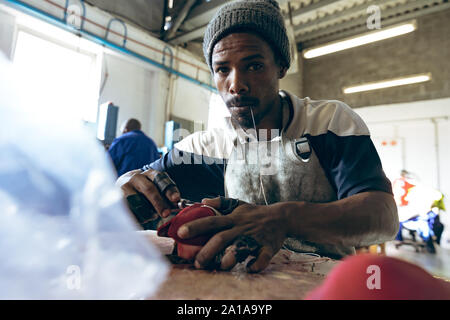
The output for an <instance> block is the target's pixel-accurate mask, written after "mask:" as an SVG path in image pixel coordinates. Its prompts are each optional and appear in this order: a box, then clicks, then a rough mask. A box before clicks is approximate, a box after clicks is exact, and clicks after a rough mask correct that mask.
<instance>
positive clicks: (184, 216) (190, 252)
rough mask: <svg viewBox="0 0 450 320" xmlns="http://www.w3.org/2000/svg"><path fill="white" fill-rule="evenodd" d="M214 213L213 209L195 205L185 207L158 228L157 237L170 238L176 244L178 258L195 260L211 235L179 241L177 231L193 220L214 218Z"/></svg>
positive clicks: (198, 204)
mask: <svg viewBox="0 0 450 320" xmlns="http://www.w3.org/2000/svg"><path fill="white" fill-rule="evenodd" d="M215 215H216V213H215V212H214V210H213V209H211V208H209V207H207V206H205V205H202V204H200V203H196V204H194V205H192V206H189V207H186V208H184V209H183V210H181V211H180V212H179V213H178V214H177V215H176V216H175V217H174V218H172V219H171V220H170V221H169V222H166V223H165V224H163V225H162V226H161V227H159V228H158V236H160V237H171V238H172V239H174V240H175V242H176V244H177V254H178V256H179V257H180V258H183V259H186V260H192V259H194V258H195V256H196V255H197V253H198V252H199V251H200V249H201V248H202V247H203V245H204V244H205V243H206V242H208V240H209V239H210V238H211V236H212V234H211V235H202V236H199V237H195V238H190V239H181V238H180V237H178V235H177V232H178V229H179V228H180V227H181V226H182V225H183V224H185V223H187V222H189V221H193V220H197V219H200V218H204V217H209V216H215Z"/></svg>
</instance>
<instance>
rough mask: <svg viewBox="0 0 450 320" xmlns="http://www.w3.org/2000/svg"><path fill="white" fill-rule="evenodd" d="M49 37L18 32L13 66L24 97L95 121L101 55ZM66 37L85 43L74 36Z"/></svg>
mask: <svg viewBox="0 0 450 320" xmlns="http://www.w3.org/2000/svg"><path fill="white" fill-rule="evenodd" d="M48 37H49V33H45V36H44V35H43V34H39V33H36V32H35V31H34V30H31V29H29V30H28V29H26V28H21V29H20V30H19V32H18V35H17V41H16V47H15V52H14V60H13V63H14V68H15V69H16V70H15V72H16V73H17V74H18V75H19V77H20V80H21V83H22V84H23V92H24V94H31V95H37V97H38V98H39V99H40V101H45V102H46V103H48V104H49V105H51V106H52V107H56V108H64V109H63V111H64V112H67V113H69V114H70V115H71V116H72V115H73V117H74V119H80V120H84V121H87V122H96V120H97V110H98V92H99V87H100V84H99V82H100V73H101V71H100V68H99V67H98V63H99V62H98V57H99V56H101V55H98V56H97V55H96V54H95V53H92V52H88V51H86V50H82V49H81V48H80V46H73V45H72V44H70V43H64V42H62V41H60V40H56V39H51V38H48ZM67 37H73V38H72V39H71V40H72V42H73V41H74V40H75V41H78V42H80V43H81V41H82V39H79V38H78V37H76V36H74V35H71V34H68V35H67ZM48 110H51V108H49V109H48ZM49 116H51V115H49Z"/></svg>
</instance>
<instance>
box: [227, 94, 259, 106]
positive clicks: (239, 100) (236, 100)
mask: <svg viewBox="0 0 450 320" xmlns="http://www.w3.org/2000/svg"><path fill="white" fill-rule="evenodd" d="M225 104H226V105H227V107H228V108H232V107H244V106H248V107H255V106H257V105H259V99H258V98H254V97H245V96H243V97H232V98H230V99H228V100H227V101H225Z"/></svg>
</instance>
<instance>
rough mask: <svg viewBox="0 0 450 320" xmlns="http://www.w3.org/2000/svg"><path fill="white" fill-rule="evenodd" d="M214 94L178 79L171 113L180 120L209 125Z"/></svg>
mask: <svg viewBox="0 0 450 320" xmlns="http://www.w3.org/2000/svg"><path fill="white" fill-rule="evenodd" d="M211 96H212V92H211V91H209V90H207V89H203V88H202V87H199V86H197V85H195V84H194V83H192V82H189V81H187V80H185V79H182V78H178V79H177V81H176V84H175V86H174V100H173V105H172V109H171V113H172V114H173V115H174V116H176V117H180V118H184V119H189V120H191V121H194V122H200V123H202V124H203V125H204V128H206V127H207V124H208V112H209V102H210V99H211Z"/></svg>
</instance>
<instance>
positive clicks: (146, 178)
mask: <svg viewBox="0 0 450 320" xmlns="http://www.w3.org/2000/svg"><path fill="white" fill-rule="evenodd" d="M158 173H160V172H159V171H156V170H152V169H149V170H147V171H141V170H133V171H130V172H127V173H125V174H123V175H122V176H120V177H119V179H117V182H116V185H117V186H119V187H120V188H121V189H122V192H123V194H124V196H125V197H128V196H130V195H132V194H136V193H138V192H139V193H142V194H143V195H144V196H145V197H146V198H147V199H148V200H149V201H150V202H151V204H152V205H153V207H154V208H155V210H156V212H157V213H158V214H159V215H160V216H161V217H163V218H166V217H168V216H169V215H170V213H171V212H172V210H174V208H177V203H178V201H180V191H179V190H178V188H177V187H176V186H174V185H172V186H170V187H168V188H167V190H165V192H164V196H163V195H161V193H160V191H159V189H158V188H157V186H156V185H155V184H154V183H153V181H154V180H155V177H156V176H157V175H158Z"/></svg>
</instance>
